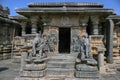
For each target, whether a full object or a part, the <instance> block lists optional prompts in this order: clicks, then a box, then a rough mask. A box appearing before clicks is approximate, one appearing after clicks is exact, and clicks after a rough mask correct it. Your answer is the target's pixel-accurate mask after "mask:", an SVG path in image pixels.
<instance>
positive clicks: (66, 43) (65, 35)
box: [59, 28, 71, 53]
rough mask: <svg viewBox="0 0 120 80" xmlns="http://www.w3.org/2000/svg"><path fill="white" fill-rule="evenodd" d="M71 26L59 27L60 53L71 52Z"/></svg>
mask: <svg viewBox="0 0 120 80" xmlns="http://www.w3.org/2000/svg"><path fill="white" fill-rule="evenodd" d="M70 30H71V29H70V28H59V53H70V40H71V37H70V36H71V34H70V33H71V32H70Z"/></svg>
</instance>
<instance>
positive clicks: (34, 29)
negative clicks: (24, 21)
mask: <svg viewBox="0 0 120 80" xmlns="http://www.w3.org/2000/svg"><path fill="white" fill-rule="evenodd" d="M37 21H38V16H32V17H31V24H32V28H31V29H32V30H31V31H32V34H36V33H37Z"/></svg>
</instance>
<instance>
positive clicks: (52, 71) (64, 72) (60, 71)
mask: <svg viewBox="0 0 120 80" xmlns="http://www.w3.org/2000/svg"><path fill="white" fill-rule="evenodd" d="M74 71H75V70H74V69H65V68H48V69H47V72H46V73H47V76H48V77H64V78H65V77H73V76H74Z"/></svg>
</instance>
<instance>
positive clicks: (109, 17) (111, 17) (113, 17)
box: [106, 15, 120, 20]
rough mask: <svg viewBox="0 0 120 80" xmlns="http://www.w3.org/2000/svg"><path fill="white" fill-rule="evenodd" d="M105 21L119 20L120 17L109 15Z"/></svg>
mask: <svg viewBox="0 0 120 80" xmlns="http://www.w3.org/2000/svg"><path fill="white" fill-rule="evenodd" d="M106 19H119V20H120V16H119V15H110V16H108V17H107V18H106Z"/></svg>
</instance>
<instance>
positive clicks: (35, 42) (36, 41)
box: [32, 33, 41, 55]
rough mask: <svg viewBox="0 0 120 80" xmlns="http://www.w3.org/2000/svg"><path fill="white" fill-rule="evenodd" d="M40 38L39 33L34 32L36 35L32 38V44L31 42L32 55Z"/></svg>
mask: <svg viewBox="0 0 120 80" xmlns="http://www.w3.org/2000/svg"><path fill="white" fill-rule="evenodd" d="M40 38H41V33H39V34H36V37H35V38H34V40H33V41H32V44H33V55H35V54H36V46H37V44H38V43H39V42H41V40H40Z"/></svg>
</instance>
